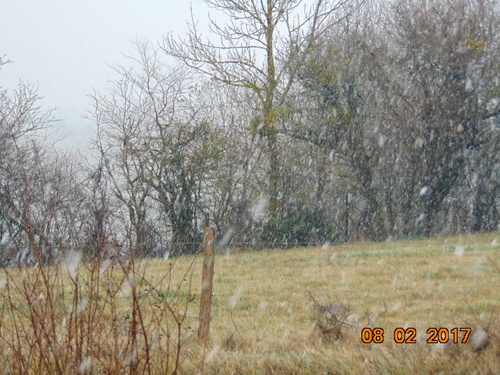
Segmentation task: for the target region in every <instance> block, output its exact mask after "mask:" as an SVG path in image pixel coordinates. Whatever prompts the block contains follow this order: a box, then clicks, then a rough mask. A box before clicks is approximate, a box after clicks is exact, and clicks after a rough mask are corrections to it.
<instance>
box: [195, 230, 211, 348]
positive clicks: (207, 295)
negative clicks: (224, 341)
mask: <svg viewBox="0 0 500 375" xmlns="http://www.w3.org/2000/svg"><path fill="white" fill-rule="evenodd" d="M213 243H214V230H213V228H205V234H204V237H203V253H204V257H203V271H202V276H201V303H200V325H199V327H198V339H199V340H200V341H201V342H203V343H208V339H209V336H210V310H211V308H212V286H213V281H214V253H213Z"/></svg>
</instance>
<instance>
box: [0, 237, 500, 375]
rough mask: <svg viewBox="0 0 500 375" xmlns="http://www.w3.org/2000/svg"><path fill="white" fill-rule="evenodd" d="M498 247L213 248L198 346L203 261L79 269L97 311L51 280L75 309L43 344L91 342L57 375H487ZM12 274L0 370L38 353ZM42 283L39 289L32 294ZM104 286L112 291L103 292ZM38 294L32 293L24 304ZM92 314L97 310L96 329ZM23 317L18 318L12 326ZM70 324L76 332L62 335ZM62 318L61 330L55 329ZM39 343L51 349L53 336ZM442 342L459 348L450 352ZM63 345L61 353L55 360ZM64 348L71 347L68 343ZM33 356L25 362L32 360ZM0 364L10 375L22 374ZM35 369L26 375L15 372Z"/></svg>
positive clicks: (490, 240) (444, 243) (479, 240)
mask: <svg viewBox="0 0 500 375" xmlns="http://www.w3.org/2000/svg"><path fill="white" fill-rule="evenodd" d="M498 237H500V236H499V233H490V234H479V235H473V236H460V237H448V238H433V239H422V240H414V241H413V240H412V241H397V242H386V243H365V244H353V245H342V246H333V247H332V246H323V247H318V248H303V249H293V250H273V251H254V252H231V251H227V252H226V251H220V252H219V253H218V254H217V255H216V259H215V280H214V298H213V307H212V321H211V337H210V343H209V345H202V344H200V343H198V340H197V337H196V328H197V325H198V309H199V289H200V286H201V280H200V279H201V261H202V259H201V257H200V256H198V257H183V258H178V259H168V260H164V259H155V260H147V261H143V262H141V263H140V264H135V265H134V268H133V277H131V276H130V271H127V268H125V267H122V268H118V267H116V269H114V268H113V267H109V264H108V265H107V266H106V267H103V265H101V266H100V268H99V269H98V270H97V271H95V272H94V277H90V278H89V276H88V275H89V274H92V272H91V271H92V270H91V269H90V268H89V267H88V266H87V267H83V266H81V267H80V273H79V274H78V275H79V277H80V278H81V280H86V281H84V282H83V283H82V285H81V286H79V289H78V290H80V292H79V293H81V294H82V295H87V296H90V295H91V294H92V293H93V292H92V290H94V289H95V288H94V289H92V288H91V287H89V285H90V284H91V282H89V280H94V283H96V285H97V284H98V283H104V281H105V280H108V281H106V282H107V284H106V285H108V287H107V288H108V289H109V290H111V292H109V290H108V289H106V288H105V287H103V285H105V284H101V287H99V288H98V289H99V290H97V291H96V292H95V293H94V294H95V296H94V299H92V298H90V300H93V301H95V304H96V306H99V308H97V309H94V310H92V306H94V305H92V304H89V303H86V304H85V306H83V307H82V306H81V301H82V300H85V299H83V298H81V299H80V302H78V301H77V302H78V303H76V304H75V302H71V301H73V300H74V294H75V293H73V292H72V290H73V291H74V290H76V289H75V288H74V287H73V289H71V288H72V287H71V282H69V284H68V281H69V278H68V272H66V273H64V272H61V275H65V276H64V277H63V276H61V281H58V282H55V284H54V285H56V286H57V288H59V289H58V290H61V292H60V293H59V294H57V295H58V296H59V297H58V298H59V299H64V300H66V301H68V303H69V305H71V304H73V306H74V309H70V308H64V307H57V306H58V305H57V303H56V304H55V305H56V306H55V307H54V308H52V309H51V308H50V306H49V307H46V308H45V311H46V312H47V313H48V312H50V311H53V312H52V314H53V315H54V318H53V319H52V320H53V321H54V323H53V325H54V326H55V327H56V328H55V329H54V332H56V333H55V336H58V335H60V336H61V337H62V339H59V340H57V339H53V341H57V342H64V341H65V340H66V342H67V343H68V345H66V346H71V348H72V349H71V350H73V351H74V349H73V344H71V343H72V342H76V341H75V340H74V339H73V338H74V337H76V336H78V335H80V336H81V337H86V338H87V341H88V343H86V344H84V345H82V346H81V348H80V354H78V353H77V354H75V356H73V357H71V358H69V357H68V360H67V363H68V364H67V366H68V367H64V366H62V368H67V369H69V370H64V369H63V370H62V371H61V373H72V371H74V370H77V371H79V372H81V373H85V372H86V373H101V372H102V373H127V372H128V373H132V372H135V373H149V372H150V373H154V374H156V373H171V372H172V371H174V368H175V366H174V364H175V363H177V365H178V366H177V367H178V373H185V374H196V373H205V374H361V373H363V374H409V373H422V374H427V373H428V374H437V373H443V374H460V373H463V374H474V373H475V374H498V373H499V372H500V337H499V334H500V306H499V302H500V269H499V266H500V246H499V245H498V241H499V240H500V239H499V238H498ZM129 270H130V268H129ZM9 272H10V276H9V277H10V278H9V277H7V276H8V275H7V276H5V277H4V278H5V280H7V281H4V282H2V285H3V289H2V293H3V305H2V306H3V308H2V316H1V326H0V337H2V340H3V342H2V345H3V346H4V351H3V354H2V355H3V357H4V359H5V360H6V361H9V359H8V358H7V356H8V355H11V354H12V353H14V352H15V350H16V348H18V347H19V345H25V346H24V348H23V349H22V350H19V353H20V355H21V354H22V353H24V357H26V355H27V353H31V352H30V349H29V348H30V346H29V345H32V347H36V345H37V344H36V337H37V334H36V332H35V331H36V330H35V331H33V332H31V331H30V330H29V329H26V327H28V328H29V327H31V325H33V323H32V321H33V319H32V318H31V317H32V316H33V315H36V314H34V313H33V312H32V311H36V308H34V307H32V308H31V309H30V308H29V307H28V306H25V307H24V309H26V310H28V311H31V312H30V313H23V311H24V310H23V309H22V308H21V307H19V306H21V305H20V303H21V302H22V298H21V297H20V294H22V293H20V290H21V289H19V288H18V289H15V288H14V287H13V285H14V281H15V280H16V279H15V277H20V278H22V277H21V275H20V274H19V275H17V276H15V275H14V274H13V273H12V272H13V271H9ZM54 272H55V271H52V273H54ZM73 272H74V271H73ZM127 272H129V273H128V276H127V277H124V276H123V273H125V274H127ZM52 273H50V272H49V274H52ZM72 275H73V280H74V279H75V278H76V277H75V273H73V274H72ZM86 275H87V276H86ZM97 275H98V277H97ZM23 277H24V278H23V280H25V279H27V277H26V276H23ZM28 279H29V278H28ZM41 279H43V278H41V277H38V278H37V279H36V280H38V283H39V284H43V281H41ZM9 280H10V281H9ZM33 280H35V279H33ZM54 280H55V278H54ZM97 280H99V281H97ZM109 280H114V281H113V282H115V283H116V284H117V286H116V288H114V289H113V288H112V287H110V286H109V285H110V282H109ZM120 280H121V281H120ZM18 284H19V285H21V282H18ZM9 285H10V287H9ZM58 285H60V286H58ZM68 285H69V286H68ZM57 288H52V289H53V290H56V289H57ZM64 288H66V289H64ZM63 290H65V291H66V292H63ZM7 292H8V293H7ZM38 293H39V291H38V290H35V291H33V296H35V295H37V296H38V295H39V294H38ZM45 293H48V292H47V291H46V292H45ZM65 293H66V294H65ZM9 296H10V297H9ZM113 296H114V297H113ZM9 298H10V300H9ZM113 298H114V299H113ZM47 299H48V298H47V297H44V298H43V301H46V300H47ZM54 299H56V298H55V296H54ZM44 304H45V305H47V303H45V302H44ZM35 305H36V303H35ZM71 311H73V312H72V313H71ZM75 311H76V312H75ZM91 311H97V313H95V314H96V316H97V317H98V319H96V320H95V321H94V320H92V319H91V317H92V314H91ZM138 312H139V313H138ZM23 314H24V315H23ZM16 316H17V318H15V317H16ZM20 316H24V317H26V319H27V320H26V321H25V322H24V323H22V319H23V318H22V317H20ZM78 316H82V318H81V321H82V323H81V325H82V327H84V328H82V329H81V331H75V328H74V327H73V328H71V327H70V328H66V327H67V326H68V325H69V322H70V321H72V320H71V319H76V318H77V317H78ZM84 316H85V318H84ZM63 318H64V319H66V320H65V322H67V323H65V324H66V325H65V326H64V328H61V320H62V319H63ZM16 319H17V320H16ZM49 320H50V319H49ZM77 320H78V319H76V320H75V322H76V321H77ZM14 321H16V322H17V323H16V324H17V327H18V328H19V327H25V330H24V331H25V332H24V333H23V335H24V336H23V335H20V336H19V337H18V340H17V341H16V340H12V339H11V341H8V339H6V337H7V336H6V335H11V336H10V337H12V335H13V334H14V332H15V331H16V330H14V329H12V324H13V322H14ZM117 321H119V324H118V323H117ZM133 321H135V322H136V323H135V324H134V323H132V322H133ZM34 324H35V325H36V319H35V323H34ZM49 325H50V324H49ZM40 327H45V326H44V325H43V324H40ZM57 327H59V328H57ZM85 327H86V328H85ZM92 327H94V328H92ZM134 327H135V328H134ZM366 327H369V328H376V327H377V328H382V329H383V330H384V337H383V340H382V339H381V337H380V336H379V337H378V341H383V342H381V343H363V342H362V340H361V332H362V330H363V328H366ZM410 327H411V328H414V332H415V333H416V334H415V336H414V337H411V333H412V332H413V331H412V330H411V329H409V328H410ZM431 327H434V328H436V332H437V330H438V329H440V328H443V329H442V330H441V331H440V332H441V333H440V334H441V335H442V336H441V340H442V341H445V338H446V337H444V336H445V335H446V333H448V335H449V343H448V344H444V343H428V342H427V340H429V339H432V338H433V337H432V332H429V333H427V330H428V329H429V328H431ZM467 327H470V328H472V333H471V335H470V337H469V338H468V342H467V343H465V344H464V343H461V341H462V340H463V339H464V337H463V336H464V334H465V333H466V332H465V330H460V329H461V328H467ZM397 328H402V329H403V330H400V331H399V332H400V333H402V336H401V335H400V336H399V338H400V339H402V340H408V341H412V340H411V339H413V340H414V341H416V343H396V342H395V339H394V331H395V330H396V329H397ZM453 328H458V330H456V331H452V330H453ZM44 329H45V328H39V329H38V332H42V333H43V331H44ZM64 329H67V330H68V331H69V333H64V332H62V331H63V330H64ZM134 329H135V331H134ZM71 330H73V331H71ZM21 331H22V330H21ZM28 331H29V332H28ZM97 331H98V332H97ZM17 332H19V329H17ZM71 332H73V333H71ZM78 332H80V333H78ZM114 332H115V333H114ZM131 332H132V333H131ZM134 332H135V333H134ZM405 332H406V334H405ZM28 333H29V334H28ZM134 334H135V338H134ZM39 336H40V335H39ZM46 336H47V339H46V340H47V342H50V340H51V339H50V337H49V336H50V335H46ZM68 336H71V337H69V338H68ZM23 337H24V338H23ZM90 337H91V339H90ZM28 338H31V339H30V340H32V341H29V340H28ZM162 338H163V341H162ZM177 338H178V340H177ZM365 338H366V337H365ZM453 339H456V340H457V341H459V342H458V343H452V341H453ZM436 340H437V341H439V339H437V338H436ZM10 342H14V344H9V343H10ZM16 343H18V344H19V345H18V344H16ZM162 343H163V344H162ZM486 343H489V345H488V347H486V348H483V346H485V344H486ZM7 344H8V345H7ZM6 345H7V347H8V348H10V349H8V350H6V349H5V347H6ZM16 345H17V346H16ZM113 348H114V349H113ZM146 348H147V349H146ZM179 348H180V351H179V357H178V361H176V359H177V357H176V355H177V351H178V349H179ZM64 349H65V347H64V345H63V344H61V352H62V351H63V350H64ZM54 350H55V349H54ZM66 351H70V350H69V349H68V348H67V347H66ZM35 352H36V351H33V353H35ZM9 353H10V354H9ZM33 353H32V354H31V356H32V357H33V360H35V359H37V358H39V357H40V355H41V356H42V357H43V354H38V355H36V353H35V354H33ZM127 353H128V354H127ZM21 357H22V356H21ZM21 357H20V358H21ZM24 357H23V358H24ZM10 361H11V364H10V365H9V366H10V367H9V368H10V369H17V368H21V366H17V364H16V363H17V362H13V361H12V360H10ZM19 361H21V359H19ZM134 361H135V362H134ZM25 362H26V363H29V360H28V361H26V360H25ZM71 362H74V363H73V365H72V366H73V367H71ZM65 363H66V362H65ZM26 366H28V365H26ZM46 368H47V366H46V367H43V366H42V365H39V366H38V367H37V366H35V365H33V366H28V367H26V369H27V371H26V373H29V372H30V371H31V370H30V369H32V371H31V372H32V373H35V372H36V371H41V370H40V369H42V370H43V369H46ZM35 370H36V371H35ZM44 371H45V370H44Z"/></svg>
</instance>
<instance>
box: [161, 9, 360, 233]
mask: <svg viewBox="0 0 500 375" xmlns="http://www.w3.org/2000/svg"><path fill="white" fill-rule="evenodd" d="M206 3H207V4H208V5H209V6H210V7H213V8H214V9H216V10H217V11H219V12H221V13H223V14H225V15H226V16H227V17H228V18H229V20H228V22H227V23H226V24H224V25H222V24H219V23H217V22H216V21H214V20H211V21H210V26H211V31H212V34H213V36H214V40H217V42H212V40H213V39H206V38H204V36H203V35H202V34H201V33H200V32H199V30H198V28H197V26H196V22H195V21H194V20H193V21H192V22H191V23H190V24H189V27H190V28H189V33H188V36H187V38H186V39H182V38H181V39H176V38H174V37H173V36H170V37H168V38H165V39H164V43H163V50H164V51H165V52H166V53H167V54H169V55H172V56H175V57H176V58H178V59H179V60H180V61H182V62H183V63H184V64H186V65H187V66H189V67H191V68H193V69H195V70H197V71H198V72H201V73H203V74H207V75H209V76H210V77H213V78H215V79H216V80H218V81H221V82H223V83H226V84H228V85H232V86H236V87H241V88H243V89H247V90H250V91H251V92H252V94H253V95H254V96H255V97H256V99H257V102H258V105H259V107H258V115H257V116H256V117H255V118H254V119H253V121H252V129H253V130H252V131H253V133H254V134H255V135H257V134H258V135H259V136H261V137H262V138H264V139H265V140H266V142H267V149H268V161H269V166H268V189H269V219H270V224H271V226H273V224H274V223H275V222H276V219H277V217H278V214H279V211H280V206H282V202H283V199H282V197H280V196H281V195H282V194H280V190H279V187H280V180H281V179H282V178H283V176H282V172H281V170H282V168H281V167H282V166H281V165H280V155H279V150H278V132H279V125H280V124H281V120H283V119H284V118H285V116H286V114H287V110H286V109H285V104H286V103H285V102H286V98H287V96H288V94H289V92H290V89H291V88H292V86H293V83H294V82H295V80H296V78H297V74H298V72H299V70H300V69H301V67H302V66H303V64H304V62H305V59H306V56H307V55H308V53H309V52H310V49H311V47H312V46H313V44H314V42H315V40H316V39H317V38H319V37H321V36H322V35H323V34H324V33H325V32H326V31H327V30H328V28H329V27H330V26H331V24H332V23H333V21H334V18H333V17H334V15H336V13H338V12H339V11H340V10H341V9H342V8H343V7H345V6H346V4H348V3H353V1H347V0H338V1H329V0H316V1H314V2H312V3H306V2H305V1H300V0H278V1H276V0H266V1H258V0H250V1H247V0H234V1H222V0H206Z"/></svg>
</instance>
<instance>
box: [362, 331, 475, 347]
mask: <svg viewBox="0 0 500 375" xmlns="http://www.w3.org/2000/svg"><path fill="white" fill-rule="evenodd" d="M471 331H472V328H470V327H455V328H451V329H448V328H436V327H430V328H428V329H427V331H426V333H427V334H428V337H427V339H426V340H425V342H426V343H427V344H447V343H448V342H452V343H454V344H458V343H462V344H465V343H466V342H467V340H468V339H469V336H470V334H471ZM385 334H386V332H385V330H384V329H383V328H380V327H375V328H369V327H366V328H363V329H362V330H361V341H362V342H363V343H365V344H371V343H375V344H381V343H383V342H384V340H385V339H386V337H385ZM392 339H393V340H394V342H395V343H397V344H416V343H417V329H416V328H413V327H408V328H401V327H398V328H396V329H395V330H394V332H392Z"/></svg>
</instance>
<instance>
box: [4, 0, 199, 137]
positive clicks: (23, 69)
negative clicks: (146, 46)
mask: <svg viewBox="0 0 500 375" xmlns="http://www.w3.org/2000/svg"><path fill="white" fill-rule="evenodd" d="M191 5H192V6H193V9H194V12H195V14H196V15H203V14H206V13H207V12H208V11H207V9H206V8H204V5H203V4H202V3H201V1H200V0H193V1H191V0H79V1H76V0H75V1H69V0H1V1H0V56H6V57H7V59H9V60H11V61H12V62H13V63H12V64H8V65H4V66H3V67H2V70H1V71H0V86H1V87H4V88H7V89H9V90H11V89H13V88H15V86H16V85H17V82H18V81H19V80H23V81H26V82H29V83H35V84H38V85H39V87H40V93H41V95H43V96H44V97H45V99H44V101H43V102H44V103H45V104H46V105H47V106H51V107H57V108H58V110H57V111H56V117H57V118H59V119H61V121H60V122H59V123H58V127H60V128H61V131H62V133H63V134H65V135H67V136H68V138H67V139H66V141H65V142H64V145H66V146H70V147H74V146H75V145H78V146H82V147H85V142H86V141H87V140H88V139H89V138H90V136H91V134H92V131H93V130H94V127H93V124H92V122H90V121H88V120H84V119H82V118H81V115H83V114H84V113H85V112H86V111H87V110H88V109H89V103H90V101H89V100H88V98H87V97H86V95H88V94H89V93H92V92H93V90H94V88H95V89H97V90H104V89H105V87H106V86H107V82H108V81H109V80H110V79H113V72H112V69H111V68H110V66H116V65H118V64H122V65H127V63H128V62H127V58H126V55H131V54H133V52H134V47H133V43H134V41H136V40H138V39H141V40H144V39H145V40H150V41H152V42H156V41H159V40H161V38H162V36H163V35H166V34H168V33H170V32H173V33H174V35H176V34H183V33H184V32H185V30H186V21H187V20H188V19H189V17H190V16H189V13H190V7H191Z"/></svg>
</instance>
